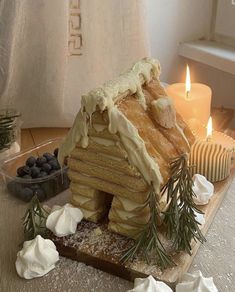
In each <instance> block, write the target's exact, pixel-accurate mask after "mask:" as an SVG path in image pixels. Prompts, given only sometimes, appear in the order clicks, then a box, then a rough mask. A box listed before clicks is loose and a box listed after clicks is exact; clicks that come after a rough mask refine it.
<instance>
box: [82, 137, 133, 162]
mask: <svg viewBox="0 0 235 292" xmlns="http://www.w3.org/2000/svg"><path fill="white" fill-rule="evenodd" d="M86 149H87V150H88V151H92V152H96V153H103V154H108V155H112V156H114V157H118V158H122V159H127V157H128V155H127V152H126V151H125V150H124V149H123V148H122V147H121V146H120V145H118V144H116V145H115V146H112V145H110V146H105V145H101V144H98V143H96V142H95V141H94V140H93V139H92V138H90V140H89V145H88V147H87V148H86Z"/></svg>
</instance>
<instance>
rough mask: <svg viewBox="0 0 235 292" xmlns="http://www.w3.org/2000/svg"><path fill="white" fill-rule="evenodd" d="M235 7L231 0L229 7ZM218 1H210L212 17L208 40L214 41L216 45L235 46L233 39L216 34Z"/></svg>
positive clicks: (233, 0)
mask: <svg viewBox="0 0 235 292" xmlns="http://www.w3.org/2000/svg"><path fill="white" fill-rule="evenodd" d="M233 2H234V5H235V0H231V5H233ZM218 3H219V2H218V0H212V17H211V25H210V33H209V40H211V41H216V42H218V43H223V44H225V45H232V46H235V37H229V36H226V35H223V34H219V33H217V32H216V30H215V28H216V17H217V12H218Z"/></svg>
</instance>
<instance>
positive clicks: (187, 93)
mask: <svg viewBox="0 0 235 292" xmlns="http://www.w3.org/2000/svg"><path fill="white" fill-rule="evenodd" d="M189 93H190V91H189V90H187V91H186V98H187V99H189Z"/></svg>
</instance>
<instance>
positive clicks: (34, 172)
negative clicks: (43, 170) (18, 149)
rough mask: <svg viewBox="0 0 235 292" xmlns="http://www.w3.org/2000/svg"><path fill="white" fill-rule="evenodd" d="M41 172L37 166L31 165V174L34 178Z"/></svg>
mask: <svg viewBox="0 0 235 292" xmlns="http://www.w3.org/2000/svg"><path fill="white" fill-rule="evenodd" d="M39 173H40V169H39V168H38V167H37V166H33V167H31V176H32V178H37V177H38V175H39Z"/></svg>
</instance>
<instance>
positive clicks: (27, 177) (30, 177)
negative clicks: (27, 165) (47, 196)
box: [23, 174, 32, 179]
mask: <svg viewBox="0 0 235 292" xmlns="http://www.w3.org/2000/svg"><path fill="white" fill-rule="evenodd" d="M23 178H25V179H32V176H31V175H29V174H25V175H24V176H23Z"/></svg>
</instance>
